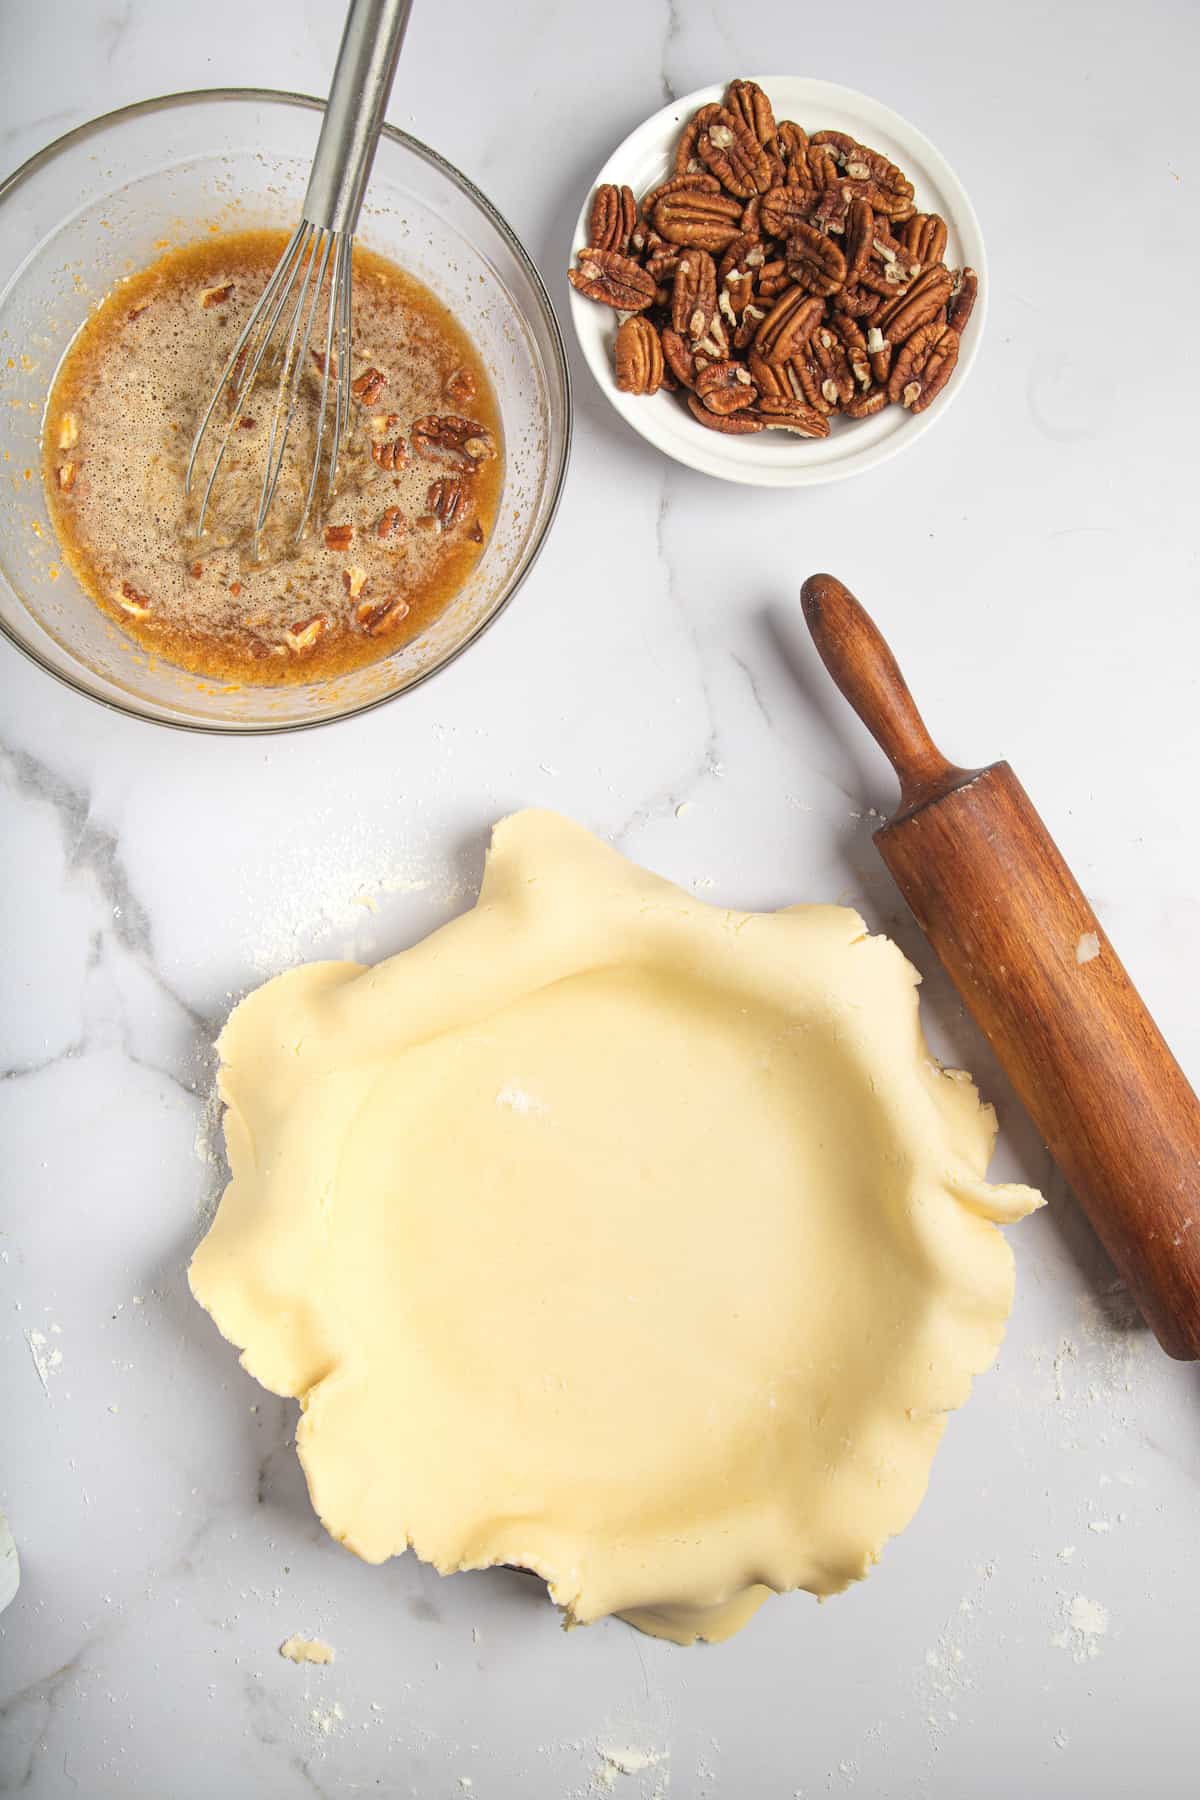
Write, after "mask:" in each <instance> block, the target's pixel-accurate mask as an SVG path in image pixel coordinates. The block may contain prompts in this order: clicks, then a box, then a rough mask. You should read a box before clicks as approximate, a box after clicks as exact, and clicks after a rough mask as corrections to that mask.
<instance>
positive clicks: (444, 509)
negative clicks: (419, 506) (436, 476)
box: [425, 475, 467, 531]
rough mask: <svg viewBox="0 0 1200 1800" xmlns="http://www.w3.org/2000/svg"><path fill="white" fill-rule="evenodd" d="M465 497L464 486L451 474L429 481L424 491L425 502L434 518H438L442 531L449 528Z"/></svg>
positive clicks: (464, 501) (456, 516) (463, 503)
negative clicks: (438, 479)
mask: <svg viewBox="0 0 1200 1800" xmlns="http://www.w3.org/2000/svg"><path fill="white" fill-rule="evenodd" d="M466 498H467V490H466V488H465V487H464V486H463V484H462V482H461V481H458V480H456V479H455V477H454V476H453V475H448V476H445V477H443V479H442V480H441V481H431V482H430V484H429V486H428V488H427V489H426V492H425V504H426V506H427V507H428V508H429V510H430V512H431V513H432V514H433V516H434V518H435V519H440V521H441V524H442V529H443V530H444V531H449V530H450V527H451V526H452V525H453V524H454V522H455V520H456V519H457V518H458V515H459V512H460V510H461V509H462V508H463V506H464V505H465V503H466Z"/></svg>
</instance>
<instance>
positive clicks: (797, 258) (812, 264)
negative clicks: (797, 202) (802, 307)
mask: <svg viewBox="0 0 1200 1800" xmlns="http://www.w3.org/2000/svg"><path fill="white" fill-rule="evenodd" d="M787 271H788V274H789V275H790V276H791V278H792V280H793V281H794V282H796V283H797V285H798V286H800V287H802V288H805V289H807V291H808V292H809V293H810V294H819V295H821V296H822V297H823V298H824V297H828V295H830V294H836V293H837V291H838V289H839V288H840V287H841V286H843V284H844V283H845V280H846V259H845V257H844V256H843V255H842V253H841V251H840V250H839V249H838V247H837V245H836V244H835V243H833V242H832V240H831V239H829V238H827V237H826V236H825V235H824V233H823V232H820V231H817V230H816V229H815V228H814V227H813V226H812V225H806V224H805V223H804V222H803V221H802V220H797V222H796V223H795V225H794V226H793V227H792V232H791V235H790V236H789V238H788V249H787Z"/></svg>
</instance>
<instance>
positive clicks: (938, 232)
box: [899, 213, 946, 269]
mask: <svg viewBox="0 0 1200 1800" xmlns="http://www.w3.org/2000/svg"><path fill="white" fill-rule="evenodd" d="M899 236H900V242H901V243H902V244H903V245H904V248H905V249H906V250H907V251H908V253H909V255H910V256H911V257H912V259H913V261H914V262H915V263H919V264H920V266H921V268H923V269H927V268H929V267H930V265H931V264H932V263H939V262H941V260H942V258H943V257H944V256H945V254H946V221H945V219H943V218H942V216H941V214H940V213H914V214H913V216H912V218H911V219H908V220H906V221H905V223H904V224H903V225H902V226H901V228H900V233H899Z"/></svg>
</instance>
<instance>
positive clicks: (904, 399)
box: [887, 319, 958, 413]
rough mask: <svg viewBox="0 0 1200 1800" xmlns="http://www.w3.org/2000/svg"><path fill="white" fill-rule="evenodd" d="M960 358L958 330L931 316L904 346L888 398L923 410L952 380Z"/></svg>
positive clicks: (893, 374)
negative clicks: (927, 322)
mask: <svg viewBox="0 0 1200 1800" xmlns="http://www.w3.org/2000/svg"><path fill="white" fill-rule="evenodd" d="M957 361H958V333H957V331H952V330H951V329H950V327H949V325H945V324H943V323H942V321H941V319H931V320H930V322H929V324H928V325H922V326H921V328H920V330H919V331H914V333H913V335H912V336H911V337H910V338H909V340H908V342H907V343H906V344H905V345H904V346H903V347H902V348H901V351H900V354H899V356H898V357H897V358H896V364H895V367H894V368H893V370H892V373H891V375H890V376H889V378H888V387H887V394H888V399H889V400H891V401H892V402H893V404H894V403H895V402H896V401H899V402H900V404H901V406H907V407H908V408H909V410H910V412H915V413H919V412H924V411H925V408H926V407H927V406H929V405H930V404H931V402H933V401H934V400H936V399H937V397H938V395H939V394H940V393H941V391H942V389H943V388H944V387H945V385H946V383H947V382H948V381H949V379H950V377H951V375H952V374H953V373H954V365H955V363H956V362H957Z"/></svg>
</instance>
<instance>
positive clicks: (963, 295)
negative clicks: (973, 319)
mask: <svg viewBox="0 0 1200 1800" xmlns="http://www.w3.org/2000/svg"><path fill="white" fill-rule="evenodd" d="M978 297H979V277H978V275H977V274H976V273H975V271H974V269H958V270H957V271H956V272H955V274H954V276H953V278H952V281H951V287H950V305H949V308H948V310H947V313H946V323H947V324H948V325H949V327H950V329H951V331H957V332H958V334H959V336H960V337H961V336H962V332H963V327H964V326H965V325H966V323H967V320H968V319H969V318H970V316H971V314H972V313H973V312H974V310H975V302H976V300H977V299H978Z"/></svg>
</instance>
